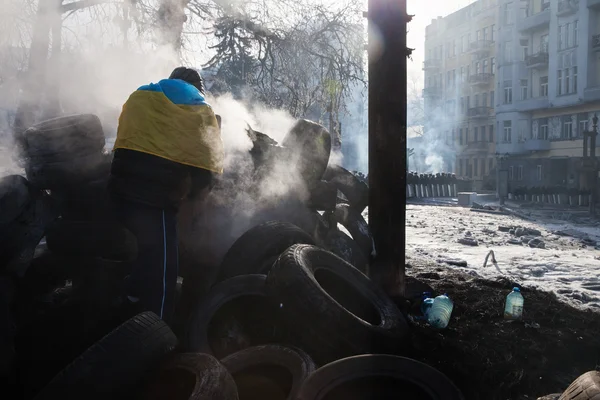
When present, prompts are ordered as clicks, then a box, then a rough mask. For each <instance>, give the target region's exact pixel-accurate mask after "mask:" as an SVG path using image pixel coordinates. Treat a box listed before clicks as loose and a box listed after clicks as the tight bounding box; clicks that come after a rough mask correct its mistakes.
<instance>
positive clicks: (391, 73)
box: [368, 0, 410, 296]
mask: <svg viewBox="0 0 600 400" xmlns="http://www.w3.org/2000/svg"><path fill="white" fill-rule="evenodd" d="M368 19H369V28H370V31H369V32H370V34H369V226H370V228H371V232H372V233H373V240H374V242H375V251H376V257H375V260H374V263H373V265H372V268H371V274H372V277H373V278H374V279H375V280H378V281H379V282H380V283H381V284H382V286H383V287H384V288H385V289H386V291H387V292H388V293H389V294H390V295H400V296H403V295H404V270H405V245H406V240H405V235H404V232H405V222H406V217H405V208H406V207H405V204H406V95H407V93H406V90H407V82H406V81H407V75H406V58H407V55H408V54H407V48H406V23H407V22H408V21H409V20H410V17H408V15H407V14H406V0H369V11H368Z"/></svg>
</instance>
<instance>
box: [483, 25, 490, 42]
mask: <svg viewBox="0 0 600 400" xmlns="http://www.w3.org/2000/svg"><path fill="white" fill-rule="evenodd" d="M488 39H489V37H488V28H487V27H485V28H483V40H488Z"/></svg>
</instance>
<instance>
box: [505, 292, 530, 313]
mask: <svg viewBox="0 0 600 400" xmlns="http://www.w3.org/2000/svg"><path fill="white" fill-rule="evenodd" d="M524 302H525V300H524V299H523V295H522V294H521V289H519V288H518V287H515V288H513V290H512V292H510V293H509V294H508V296H506V303H505V305H504V319H511V320H515V319H521V318H522V317H523V303H524Z"/></svg>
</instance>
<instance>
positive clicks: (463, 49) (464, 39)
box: [460, 35, 468, 53]
mask: <svg viewBox="0 0 600 400" xmlns="http://www.w3.org/2000/svg"><path fill="white" fill-rule="evenodd" d="M467 50H468V49H467V37H466V36H465V35H462V36H461V37H460V52H461V53H465V52H466V51H467Z"/></svg>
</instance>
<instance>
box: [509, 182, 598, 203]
mask: <svg viewBox="0 0 600 400" xmlns="http://www.w3.org/2000/svg"><path fill="white" fill-rule="evenodd" d="M509 199H511V200H517V201H526V202H531V203H540V204H559V205H562V206H569V207H577V206H588V205H589V204H590V200H591V191H590V190H589V189H575V188H571V189H569V188H566V187H564V186H533V187H526V186H519V187H516V188H514V189H513V190H511V191H510V192H509Z"/></svg>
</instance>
